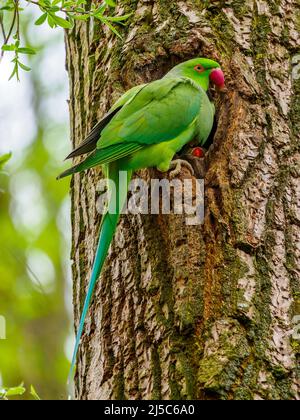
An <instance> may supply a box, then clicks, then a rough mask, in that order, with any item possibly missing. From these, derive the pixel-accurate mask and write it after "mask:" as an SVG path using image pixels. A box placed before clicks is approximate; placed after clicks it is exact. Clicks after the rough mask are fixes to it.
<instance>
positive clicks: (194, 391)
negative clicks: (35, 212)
mask: <svg viewBox="0 0 300 420" xmlns="http://www.w3.org/2000/svg"><path fill="white" fill-rule="evenodd" d="M117 12H118V13H120V14H121V13H129V12H133V15H132V17H131V18H130V19H129V24H128V26H127V27H126V28H124V29H120V31H121V32H122V35H123V39H122V40H120V39H118V38H117V37H116V36H114V35H113V34H112V33H111V32H110V31H109V30H108V29H105V28H104V29H103V28H101V27H100V25H99V24H98V23H97V22H94V23H93V25H92V24H90V25H88V24H86V23H83V22H77V23H76V25H75V28H74V29H73V30H72V31H71V32H70V33H69V34H68V35H67V38H66V42H67V67H68V72H69V76H70V114H71V130H72V131H71V132H72V138H73V140H74V144H78V143H79V142H80V141H81V140H82V139H83V138H84V137H85V135H86V134H87V133H88V131H89V130H90V129H91V127H92V126H93V124H94V123H95V122H96V121H97V120H98V119H99V118H101V116H102V115H103V114H104V112H105V111H106V110H108V108H109V107H110V106H111V105H112V104H113V102H114V101H115V100H116V99H117V98H118V97H119V96H120V94H121V93H123V92H124V91H125V90H127V89H128V88H130V87H132V86H134V85H137V84H140V83H144V82H149V81H152V80H154V79H157V78H160V77H162V76H163V75H164V74H165V73H166V71H168V70H169V69H170V68H171V67H173V66H174V65H175V64H176V63H178V62H181V61H184V60H186V59H189V58H193V57H196V56H205V57H209V58H213V59H216V60H218V61H219V62H220V63H221V65H222V68H223V70H224V72H225V75H226V82H227V89H228V90H227V92H226V93H225V94H222V95H215V102H216V104H217V116H218V128H217V131H216V134H215V136H214V142H213V146H212V147H211V148H210V150H209V153H208V155H207V157H206V165H207V168H208V169H207V172H206V175H205V196H206V209H205V221H204V224H203V226H187V225H186V224H185V222H184V218H183V217H182V216H176V215H171V216H165V215H164V216H163V215H149V216H147V215H145V216H141V215H136V216H122V218H121V221H120V224H119V227H118V229H117V233H116V237H115V240H114V242H113V244H112V246H111V250H110V253H109V257H108V261H107V264H106V266H105V270H104V272H103V274H102V276H101V278H100V279H99V282H98V285H97V288H96V292H95V298H94V300H93V304H92V306H91V310H90V315H89V317H88V319H87V322H86V327H85V333H84V337H83V341H82V345H81V349H80V354H79V361H78V372H77V375H76V391H77V398H78V399H83V400H85V399H89V400H92V399H152V398H153V399H191V398H193V399H235V400H240V399H242V400H252V399H265V400H275V399H288V400H293V399H299V393H300V383H299V349H300V346H299V340H297V336H296V335H295V334H293V331H294V330H293V328H294V325H293V322H294V321H295V319H297V318H295V317H296V316H297V315H298V314H300V300H299V296H300V290H299V278H300V269H299V259H300V249H299V248H300V214H299V203H300V201H299V200H300V189H299V176H300V168H299V128H300V117H299V110H300V82H299V80H300V79H299V78H297V69H296V68H294V72H293V73H292V70H293V68H292V66H293V63H294V65H297V63H298V62H297V53H299V33H298V31H299V11H298V12H297V4H296V0H294V1H293V0H282V1H280V0H276V1H271V0H269V1H262V0H248V1H246V2H244V1H240V0H234V1H230V0H229V1H206V2H203V1H198V0H190V1H178V0H175V1H172V2H170V1H166V0H144V1H142V0H140V1H130V0H120V1H119V2H118V7H117ZM295 57H296V58H295ZM299 61H300V60H299ZM142 175H143V176H144V177H146V179H147V178H149V177H150V176H151V175H155V171H154V170H151V171H143V172H142ZM183 175H184V174H182V176H183ZM186 175H188V174H186ZM100 177H101V170H100V169H95V170H90V171H88V172H87V173H85V174H80V175H76V176H75V177H74V180H73V182H72V201H73V212H72V220H73V255H72V258H73V260H74V265H73V276H74V304H75V321H76V325H78V321H79V316H80V313H81V309H82V306H83V300H84V296H85V293H86V289H87V285H88V280H89V277H90V273H91V267H92V263H93V258H94V253H95V249H96V244H97V239H98V229H99V223H100V216H99V215H98V214H97V211H96V206H95V203H96V200H97V197H98V193H97V191H96V185H97V182H98V180H99V178H100ZM293 337H294V338H293ZM295 337H296V338H295Z"/></svg>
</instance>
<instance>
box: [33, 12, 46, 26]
mask: <svg viewBox="0 0 300 420" xmlns="http://www.w3.org/2000/svg"><path fill="white" fill-rule="evenodd" d="M47 15H48V13H43V14H42V15H41V16H40V17H39V18H38V19H37V20H36V21H35V22H34V24H35V25H42V24H43V23H44V22H45V21H46V19H47Z"/></svg>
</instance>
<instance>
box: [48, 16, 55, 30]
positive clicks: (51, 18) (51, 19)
mask: <svg viewBox="0 0 300 420" xmlns="http://www.w3.org/2000/svg"><path fill="white" fill-rule="evenodd" d="M47 22H48V25H49V26H50V28H54V27H55V26H56V25H55V22H54V19H53V17H52V16H51V15H50V13H48V16H47Z"/></svg>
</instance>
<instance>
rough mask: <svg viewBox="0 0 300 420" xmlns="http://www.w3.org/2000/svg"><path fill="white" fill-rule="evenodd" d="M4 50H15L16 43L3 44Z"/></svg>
mask: <svg viewBox="0 0 300 420" xmlns="http://www.w3.org/2000/svg"><path fill="white" fill-rule="evenodd" d="M1 49H2V51H15V49H16V47H15V45H14V44H11V45H2V48H1Z"/></svg>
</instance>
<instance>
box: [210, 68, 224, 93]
mask: <svg viewBox="0 0 300 420" xmlns="http://www.w3.org/2000/svg"><path fill="white" fill-rule="evenodd" d="M209 78H210V80H211V82H212V83H214V84H215V85H216V86H217V88H218V89H219V90H224V88H225V77H224V73H223V72H222V70H221V69H220V68H218V69H214V70H213V71H212V72H211V73H210V75H209Z"/></svg>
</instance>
